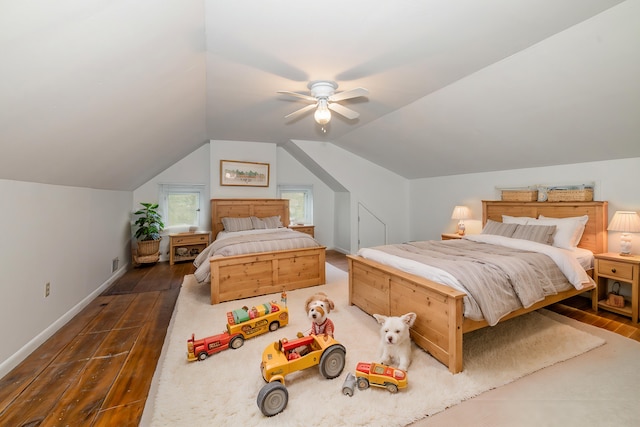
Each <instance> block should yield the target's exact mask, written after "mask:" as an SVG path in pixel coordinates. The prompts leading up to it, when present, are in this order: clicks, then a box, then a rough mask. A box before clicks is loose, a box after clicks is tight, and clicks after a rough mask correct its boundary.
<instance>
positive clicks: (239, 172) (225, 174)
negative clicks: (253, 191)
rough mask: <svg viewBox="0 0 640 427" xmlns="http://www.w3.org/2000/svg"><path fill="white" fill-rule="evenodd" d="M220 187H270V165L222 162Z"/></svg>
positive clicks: (231, 161) (233, 161)
mask: <svg viewBox="0 0 640 427" xmlns="http://www.w3.org/2000/svg"><path fill="white" fill-rule="evenodd" d="M220 185H238V186H243V187H268V186H269V163H254V162H237V161H235V160H220Z"/></svg>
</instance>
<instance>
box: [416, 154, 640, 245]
mask: <svg viewBox="0 0 640 427" xmlns="http://www.w3.org/2000/svg"><path fill="white" fill-rule="evenodd" d="M583 182H584V183H586V182H595V185H596V187H595V192H594V193H595V194H594V198H595V200H606V201H608V202H609V219H611V218H612V217H613V214H614V213H615V211H617V210H635V211H640V191H639V190H638V183H640V158H632V159H622V160H610V161H602V162H590V163H577V164H571V165H563V166H550V167H543V168H531V169H518V170H507V171H499V172H487V173H479V174H468V175H454V176H444V177H438V178H428V179H417V180H413V181H411V192H410V194H411V196H410V203H411V238H412V239H413V240H424V239H439V238H440V234H441V233H443V232H453V231H454V230H455V228H456V221H455V220H452V219H451V212H452V211H453V207H454V206H455V205H466V206H469V207H470V208H471V211H472V213H473V220H469V221H465V224H466V226H467V232H468V233H479V232H480V230H481V228H482V226H481V221H482V203H481V202H482V200H499V192H498V191H497V190H496V187H523V186H524V187H526V186H529V185H535V184H542V185H545V184H552V185H553V184H555V185H562V184H577V183H583ZM619 240H620V236H619V233H613V232H610V233H609V251H611V252H616V251H618V250H619V248H620V244H619ZM633 251H634V252H636V253H638V252H640V234H637V235H634V236H633Z"/></svg>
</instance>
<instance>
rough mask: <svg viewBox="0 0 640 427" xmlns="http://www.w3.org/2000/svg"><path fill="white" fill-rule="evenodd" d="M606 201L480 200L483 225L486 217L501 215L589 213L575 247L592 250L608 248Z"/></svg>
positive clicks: (558, 216)
mask: <svg viewBox="0 0 640 427" xmlns="http://www.w3.org/2000/svg"><path fill="white" fill-rule="evenodd" d="M607 205H608V203H607V202H498V201H487V200H483V201H482V226H483V227H484V225H485V224H486V223H487V220H488V219H490V220H493V221H498V222H502V215H510V216H528V217H532V218H537V217H538V216H539V215H544V216H547V217H551V218H566V217H572V216H582V215H588V216H589V221H588V222H587V225H586V226H585V229H584V234H583V235H582V239H580V243H578V247H580V248H584V249H589V250H590V251H591V252H593V253H594V254H599V253H603V252H607V247H608V241H607V224H608V221H609V213H608V211H607Z"/></svg>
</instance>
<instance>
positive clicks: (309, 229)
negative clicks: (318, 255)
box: [289, 224, 316, 237]
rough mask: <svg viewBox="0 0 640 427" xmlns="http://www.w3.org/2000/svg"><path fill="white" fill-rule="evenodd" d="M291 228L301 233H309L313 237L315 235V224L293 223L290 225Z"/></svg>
mask: <svg viewBox="0 0 640 427" xmlns="http://www.w3.org/2000/svg"><path fill="white" fill-rule="evenodd" d="M289 228H290V229H292V230H296V231H299V232H301V233H307V234H308V235H309V236H311V237H315V235H314V234H315V228H316V226H315V225H304V224H291V225H289Z"/></svg>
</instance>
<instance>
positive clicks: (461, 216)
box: [451, 206, 471, 236]
mask: <svg viewBox="0 0 640 427" xmlns="http://www.w3.org/2000/svg"><path fill="white" fill-rule="evenodd" d="M469 218H471V211H470V210H469V208H468V207H466V206H456V207H455V208H453V213H452V214H451V219H457V220H458V234H459V235H460V236H464V229H465V227H464V220H465V219H469Z"/></svg>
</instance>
